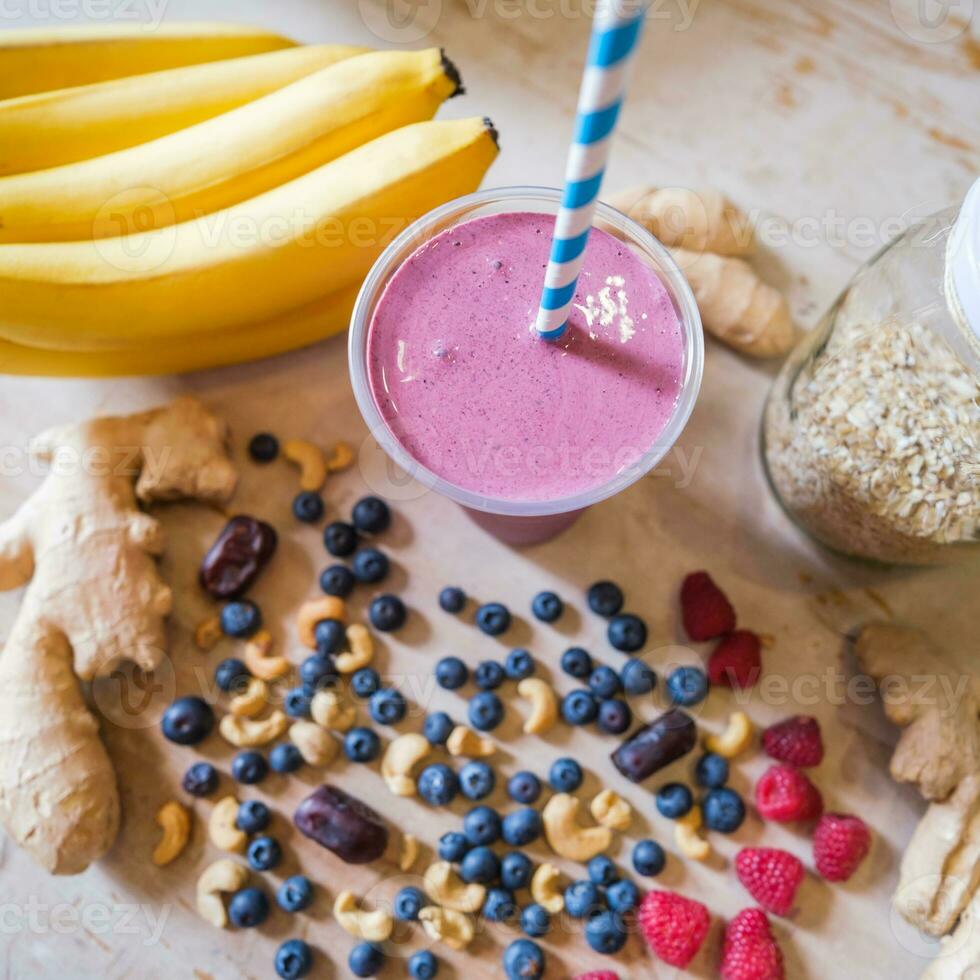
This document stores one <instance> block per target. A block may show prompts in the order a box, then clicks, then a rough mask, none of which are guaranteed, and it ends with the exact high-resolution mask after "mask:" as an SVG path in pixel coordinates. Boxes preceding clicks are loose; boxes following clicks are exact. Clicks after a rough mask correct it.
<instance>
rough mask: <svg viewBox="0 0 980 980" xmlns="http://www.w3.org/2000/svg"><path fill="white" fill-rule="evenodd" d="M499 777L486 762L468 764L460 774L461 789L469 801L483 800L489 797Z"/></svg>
mask: <svg viewBox="0 0 980 980" xmlns="http://www.w3.org/2000/svg"><path fill="white" fill-rule="evenodd" d="M496 784H497V777H496V775H494V771H493V769H491V768H490V766H488V765H487V764H486V763H485V762H476V761H474V762H467V763H466V765H465V766H463V768H462V769H461V770H460V772H459V788H460V792H462V794H463V796H465V797H466V798H467V799H468V800H482V799H485V798H486V797H488V796H489V795H490V794H491V793H492V792H493V788H494V786H495V785H496Z"/></svg>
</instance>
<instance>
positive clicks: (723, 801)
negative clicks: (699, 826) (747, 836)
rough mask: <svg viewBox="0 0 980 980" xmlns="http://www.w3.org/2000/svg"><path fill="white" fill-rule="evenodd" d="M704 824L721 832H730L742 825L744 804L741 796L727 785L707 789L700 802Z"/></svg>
mask: <svg viewBox="0 0 980 980" xmlns="http://www.w3.org/2000/svg"><path fill="white" fill-rule="evenodd" d="M701 808H702V810H703V811H704V825H705V826H706V827H707V828H708V829H709V830H717V831H718V832H719V833H721V834H732V833H734V832H735V831H736V830H738V828H739V827H741V826H742V821H743V820H744V819H745V804H744V803H743V802H742V797H741V796H739V795H738V793H736V792H735V790H733V789H729V788H728V787H727V786H722V787H719V788H718V789H712V790H709V791H708V793H707V795H706V796H705V798H704V799H703V800H702V802H701Z"/></svg>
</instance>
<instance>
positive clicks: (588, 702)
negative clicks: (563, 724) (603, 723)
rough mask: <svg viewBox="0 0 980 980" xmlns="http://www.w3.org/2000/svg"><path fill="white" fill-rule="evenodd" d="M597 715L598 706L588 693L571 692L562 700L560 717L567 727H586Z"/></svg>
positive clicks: (580, 691) (581, 691)
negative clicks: (566, 723)
mask: <svg viewBox="0 0 980 980" xmlns="http://www.w3.org/2000/svg"><path fill="white" fill-rule="evenodd" d="M598 714H599V704H598V702H597V701H596V699H595V698H594V697H593V696H592V694H591V693H590V692H589V691H585V690H578V691H571V692H570V693H568V694H566V695H565V697H564V698H562V702H561V716H562V718H564V719H565V721H567V722H568V724H569V725H588V724H589V723H590V722H593V721H595V719H596V715H598Z"/></svg>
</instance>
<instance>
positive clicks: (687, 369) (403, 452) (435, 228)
mask: <svg viewBox="0 0 980 980" xmlns="http://www.w3.org/2000/svg"><path fill="white" fill-rule="evenodd" d="M561 196H562V192H561V191H560V190H558V189H554V188H550V187H502V188H496V189H491V190H485V191H478V192H477V193H475V194H468V195H467V196H465V197H460V198H457V199H456V200H454V201H450V202H449V203H448V204H444V205H443V206H442V207H439V208H436V209H435V210H434V211H430V212H429V213H428V214H427V215H425V216H424V217H422V218H419V220H418V221H416V222H414V223H413V224H412V225H410V226H409V227H408V228H406V229H405V231H403V232H402V233H401V234H400V235H399V236H398V237H397V238H396V239H394V241H392V243H391V244H390V245H389V246H388V247H387V248H386V249H385V250H384V252H382V253H381V255H380V256H379V257H378V260H377V261H376V262H375V263H374V266H373V267H372V268H371V271H370V272H369V273H368V276H367V278H366V279H365V280H364V285H363V286H362V287H361V291H360V293H359V295H358V297H357V302H356V304H355V306H354V313H353V316H352V319H351V326H350V335H349V339H348V354H349V358H350V376H351V384H352V386H353V389H354V397H355V398H356V399H357V404H358V407H359V408H360V410H361V414H362V415H363V416H364V421H365V422H366V423H367V425H368V428H369V429H370V431H371V435H372V436H373V437H374V439H375V440H376V441H377V443H378V445H379V446H380V447H381V449H382V450H383V451H384V452H385V453H386V454H387V455H388V456H389V457H390V458H391V459H392V460H393V461H394V462H395V463H396V464H397V465H398V466H399V467H400V468H401V469H402V470H404V471H405V472H406V473H407V474H408V475H409V476H410V477H412V478H414V479H415V480H417V481H418V482H419V483H420V484H422V486H424V487H426V488H428V489H430V490H434V491H436V492H437V493H439V494H441V495H442V496H444V497H448V498H449V499H450V500H453V501H455V502H456V503H457V504H459V505H460V506H461V507H463V508H464V509H465V510H466V511H467V512H468V513H469V515H470V517H472V518H473V520H474V521H476V523H477V524H479V525H480V526H481V527H483V528H485V529H486V530H488V531H490V532H491V533H492V534H494V535H495V536H496V537H498V538H499V539H500V540H502V541H505V542H507V543H508V544H514V545H522V544H534V543H538V542H541V541H545V540H547V539H549V538H551V537H554V536H555V535H556V534H558V533H560V532H561V531H564V530H565V529H566V528H568V527H570V526H571V525H572V524H573V523H574V521H575V519H576V518H577V517H578V516H579V515H580V514H581V513H582V512H583V511H584V510H585V509H586V508H587V507H589V506H590V505H592V504H595V503H598V502H599V501H600V500H605V499H606V498H608V497H612V496H613V495H615V494H617V493H619V492H620V491H621V490H625V489H626V488H627V487H628V486H630V485H631V484H632V483H635V482H636V481H637V480H638V479H640V477H642V476H644V475H645V474H646V473H648V472H649V471H650V470H651V469H653V467H655V466H656V465H657V463H659V462H660V460H661V459H663V457H664V456H665V455H666V453H667V452H668V451H669V450H670V448H671V447H672V446H673V445H674V443H675V442H676V441H677V439H678V437H679V436H680V434H681V432H682V431H683V429H684V426H685V425H686V424H687V420H688V419H689V418H690V415H691V412H692V410H693V409H694V403H695V401H696V400H697V396H698V390H699V389H700V386H701V373H702V369H703V367H704V335H703V333H702V329H701V317H700V314H699V313H698V307H697V303H696V302H695V300H694V295H693V294H692V293H691V288H690V286H689V285H688V284H687V280H686V279H685V278H684V275H683V273H682V272H681V270H680V269H679V268H678V266H677V263H676V262H675V261H674V259H673V257H672V256H671V254H670V252H669V251H668V250H667V249H666V248H664V246H663V245H661V244H660V242H658V241H657V240H656V239H655V238H654V237H653V236H652V235H651V234H650V233H649V232H648V231H646V229H644V228H642V227H640V225H638V224H637V223H636V222H635V221H632V220H631V219H630V218H627V217H626V216H625V215H624V214H621V213H620V212H619V211H616V210H615V209H614V208H611V207H609V206H607V205H605V204H599V205H598V207H597V209H596V219H595V225H596V227H598V228H602V229H603V230H604V231H606V232H608V233H609V234H611V235H613V236H615V237H617V238H619V239H621V240H622V241H623V242H625V243H626V244H627V245H629V246H630V247H631V248H632V249H633V251H634V252H635V253H636V254H637V255H638V256H640V258H641V259H643V260H644V261H645V262H646V264H647V265H649V266H650V268H651V269H653V270H654V271H655V272H656V273H657V275H658V276H659V277H660V280H661V281H662V282H663V284H664V287H665V288H666V289H667V292H668V293H669V295H670V298H671V301H672V302H673V304H674V308H675V310H676V311H677V315H678V318H679V320H680V323H681V329H682V331H683V335H684V366H683V379H682V384H681V391H680V396H679V397H678V399H677V404H676V406H675V407H674V412H673V414H672V415H671V417H670V419H669V421H668V422H667V425H666V426H665V427H664V429H663V431H662V432H661V433H660V435H659V436H658V437H657V440H656V442H655V443H654V444H653V445H652V446H650V447H649V449H648V450H647V451H646V452H645V453H643V454H642V455H641V456H640V457H639V458H637V459H636V460H635V461H634V462H633V463H632V465H630V466H628V467H626V468H623V469H621V470H619V471H618V472H616V473H615V474H614V475H613V476H612V477H610V478H609V479H608V480H605V481H603V482H601V483H599V484H597V485H596V486H594V487H591V488H590V489H588V490H586V491H583V492H580V493H576V494H574V495H572V496H569V497H562V498H560V499H554V500H514V499H509V498H508V499H504V498H500V497H492V496H488V495H485V494H481V493H478V492H474V491H473V490H469V489H464V488H463V487H459V486H456V485H455V484H453V483H450V482H449V481H447V480H444V479H443V478H442V477H440V476H438V475H437V474H436V473H433V472H432V471H431V470H429V469H428V468H426V467H425V466H423V465H422V464H421V463H419V462H418V461H417V460H416V459H414V458H413V456H412V455H411V453H409V452H408V450H407V449H406V448H405V446H404V445H402V443H401V442H399V440H398V439H397V438H396V436H395V435H394V434H393V433H392V432H391V430H390V429H389V428H388V425H387V424H386V423H385V421H384V419H383V418H382V416H381V412H380V411H379V409H378V406H377V404H376V403H375V400H374V395H373V394H372V392H371V385H370V382H369V379H368V360H367V345H368V332H369V330H370V326H371V320H372V318H373V316H374V310H375V308H376V306H377V304H378V301H379V299H380V298H381V294H382V293H383V292H384V289H385V287H386V286H387V284H388V282H389V281H390V280H391V277H392V276H393V275H394V274H395V272H396V271H397V270H398V268H399V266H400V265H401V264H402V262H404V261H405V259H407V258H408V257H409V256H410V255H411V254H412V253H413V252H414V251H415V250H416V249H417V248H418V247H419V246H420V245H422V244H423V243H424V242H426V241H428V240H430V239H431V238H434V237H435V236H436V235H437V234H438V233H439V232H441V231H443V230H444V229H446V228H450V227H452V226H454V225H457V224H459V223H461V222H463V221H467V220H469V219H471V218H477V217H480V216H483V215H488V214H500V213H502V212H512V211H533V212H538V213H542V214H550V215H556V214H557V213H558V210H559V207H560V205H561Z"/></svg>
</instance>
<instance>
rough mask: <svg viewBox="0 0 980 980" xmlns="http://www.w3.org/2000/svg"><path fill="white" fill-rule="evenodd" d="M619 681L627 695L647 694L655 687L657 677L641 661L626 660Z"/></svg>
mask: <svg viewBox="0 0 980 980" xmlns="http://www.w3.org/2000/svg"><path fill="white" fill-rule="evenodd" d="M619 680H620V682H621V683H622V685H623V690H624V691H626V693H627V694H632V695H639V694H649V693H650V692H651V691H652V690H653V689H654V688H655V687H656V686H657V675H656V674H655V673H654V672H653V669H652V668H651V667H649V666H648V665H647V664H645V663H644V662H643V661H642V660H637V659H635V658H634V659H631V660H627V661H626V663H625V665H624V666H623V669H622V670H621V671H620V674H619Z"/></svg>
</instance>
